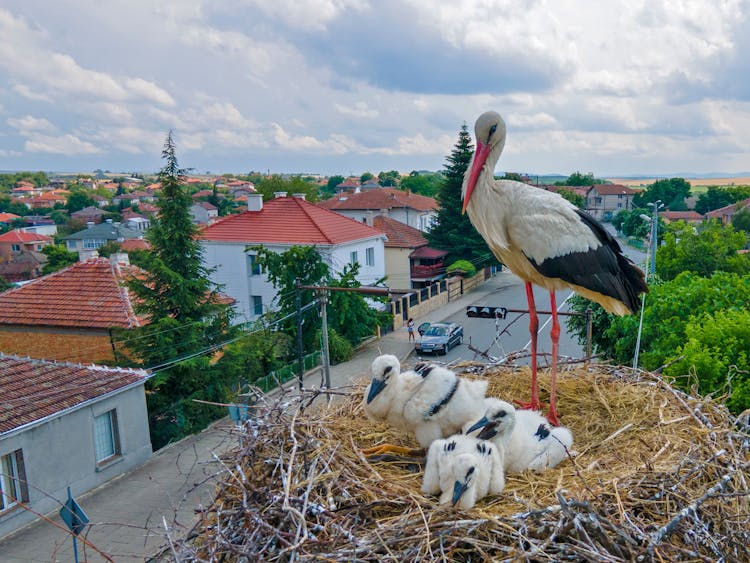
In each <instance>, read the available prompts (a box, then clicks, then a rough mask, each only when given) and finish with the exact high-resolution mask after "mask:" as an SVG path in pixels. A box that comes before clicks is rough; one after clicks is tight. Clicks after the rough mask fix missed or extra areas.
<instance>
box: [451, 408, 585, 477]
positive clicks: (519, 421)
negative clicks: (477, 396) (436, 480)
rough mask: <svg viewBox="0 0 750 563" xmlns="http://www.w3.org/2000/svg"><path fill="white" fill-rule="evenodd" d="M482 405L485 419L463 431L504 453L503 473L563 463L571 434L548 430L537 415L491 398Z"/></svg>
mask: <svg viewBox="0 0 750 563" xmlns="http://www.w3.org/2000/svg"><path fill="white" fill-rule="evenodd" d="M484 404H485V411H484V416H482V418H481V419H479V420H477V421H476V422H475V423H474V424H472V425H471V426H469V427H468V428H466V427H464V429H465V431H466V433H467V434H469V435H472V436H476V437H481V438H484V439H489V440H491V441H492V442H493V443H495V444H496V445H497V446H498V447H500V448H501V449H503V450H504V452H503V466H504V468H505V472H506V473H521V472H523V471H526V470H527V469H531V470H534V471H544V470H545V469H550V468H552V467H555V466H556V465H557V464H558V463H560V462H561V461H562V460H563V459H565V457H566V451H565V450H566V448H567V449H570V448H571V446H572V445H573V434H572V433H571V432H570V430H569V429H567V428H565V427H562V426H557V427H555V426H550V424H549V422H548V421H547V419H546V418H545V417H544V416H542V414H541V413H539V412H538V411H532V410H526V409H518V410H516V409H514V408H513V406H512V405H510V404H509V403H506V402H505V401H501V400H500V399H496V398H494V397H488V398H486V399H485V400H484ZM511 412H512V413H513V414H512V416H513V418H514V419H515V424H514V425H513V426H512V430H511V431H510V432H508V431H507V428H508V426H507V421H506V419H507V418H508V416H510V413H511ZM503 428H505V430H502V429H503ZM496 430H497V431H496Z"/></svg>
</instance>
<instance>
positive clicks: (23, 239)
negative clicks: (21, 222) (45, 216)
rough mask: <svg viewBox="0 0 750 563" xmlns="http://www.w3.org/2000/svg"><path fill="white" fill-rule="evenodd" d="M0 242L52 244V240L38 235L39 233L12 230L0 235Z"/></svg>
mask: <svg viewBox="0 0 750 563" xmlns="http://www.w3.org/2000/svg"><path fill="white" fill-rule="evenodd" d="M0 242H12V243H14V242H20V243H23V244H28V243H31V242H53V239H52V238H50V237H48V236H45V235H40V234H39V233H27V232H26V231H21V230H19V229H14V230H12V231H8V232H7V233H4V234H2V235H0Z"/></svg>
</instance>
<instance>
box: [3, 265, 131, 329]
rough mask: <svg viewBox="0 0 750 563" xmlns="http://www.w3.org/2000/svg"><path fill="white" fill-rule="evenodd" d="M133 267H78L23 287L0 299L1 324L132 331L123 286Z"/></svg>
mask: <svg viewBox="0 0 750 563" xmlns="http://www.w3.org/2000/svg"><path fill="white" fill-rule="evenodd" d="M137 271H138V269H137V268H136V267H135V266H127V265H123V264H117V265H113V264H111V263H110V261H109V260H108V259H107V258H94V259H92V260H87V261H85V262H77V263H75V264H73V265H72V266H68V267H67V268H64V269H62V270H59V271H57V272H54V273H52V274H49V275H46V276H42V277H41V278H37V279H35V280H33V281H31V282H29V283H27V284H25V285H23V286H21V287H16V288H13V289H9V290H8V291H5V292H3V293H0V324H4V325H25V326H58V327H78V328H100V329H101V328H110V327H122V328H132V327H137V326H142V325H143V324H145V323H144V320H143V319H142V318H139V317H137V316H136V314H135V312H134V310H133V304H132V301H131V299H130V296H129V293H128V291H127V289H126V288H125V287H124V286H123V285H122V281H123V280H124V279H125V278H126V277H127V276H128V275H132V274H135V273H136V272H137Z"/></svg>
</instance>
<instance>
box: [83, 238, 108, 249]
mask: <svg viewBox="0 0 750 563" xmlns="http://www.w3.org/2000/svg"><path fill="white" fill-rule="evenodd" d="M105 242H107V241H106V240H104V239H98V238H87V239H83V248H85V249H87V250H96V249H97V248H99V247H100V246H104V243H105Z"/></svg>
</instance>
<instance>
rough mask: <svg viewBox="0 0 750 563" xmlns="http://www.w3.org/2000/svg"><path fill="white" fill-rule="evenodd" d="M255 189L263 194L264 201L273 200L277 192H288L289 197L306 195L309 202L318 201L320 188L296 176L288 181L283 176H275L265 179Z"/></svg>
mask: <svg viewBox="0 0 750 563" xmlns="http://www.w3.org/2000/svg"><path fill="white" fill-rule="evenodd" d="M255 189H256V190H257V191H259V192H260V193H262V194H263V199H264V200H265V201H268V200H270V199H273V198H274V197H275V196H274V194H276V193H277V192H286V194H287V196H291V195H292V194H304V195H305V199H307V200H308V201H317V200H318V186H317V185H315V184H311V183H310V182H305V181H304V180H302V178H300V177H298V176H294V177H292V178H290V179H288V180H286V179H284V178H283V177H282V176H280V175H278V174H275V175H273V176H271V177H270V178H264V179H262V180H261V181H260V182H258V184H256V186H255Z"/></svg>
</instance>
